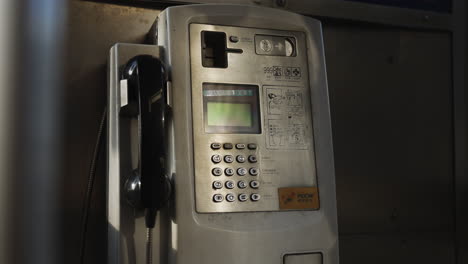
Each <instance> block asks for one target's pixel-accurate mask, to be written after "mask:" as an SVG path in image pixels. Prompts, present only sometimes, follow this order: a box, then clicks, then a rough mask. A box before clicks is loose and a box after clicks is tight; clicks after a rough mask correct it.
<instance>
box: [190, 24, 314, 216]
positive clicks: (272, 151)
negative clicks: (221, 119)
mask: <svg viewBox="0 0 468 264" xmlns="http://www.w3.org/2000/svg"><path fill="white" fill-rule="evenodd" d="M202 31H216V32H225V33H226V36H228V37H229V36H237V37H238V39H239V41H238V42H232V41H229V40H227V48H228V49H241V50H242V53H228V55H227V56H228V58H227V59H228V67H227V68H208V67H203V66H202V54H201V52H202V45H201V44H202V38H201V32H202ZM256 35H257V36H258V35H267V36H284V37H290V38H293V39H295V40H296V48H297V54H296V56H291V57H286V56H267V55H257V54H258V52H256V50H255V49H256V45H255V37H256ZM257 46H258V45H257ZM306 50H307V49H306V43H305V35H304V33H302V32H291V31H277V30H265V29H253V28H241V27H226V26H214V25H203V24H192V25H190V52H191V74H192V108H193V113H195V114H194V115H193V137H194V158H195V196H196V197H195V199H196V209H197V211H198V212H202V213H208V212H241V211H277V210H279V197H278V188H281V187H317V181H316V169H315V157H314V144H313V136H312V121H311V120H312V118H311V110H310V109H311V106H310V99H309V98H310V91H309V86H308V83H309V79H308V74H307V72H308V68H307V54H306V52H307V51H306ZM203 83H216V84H241V85H254V86H258V91H259V104H260V122H261V133H260V134H210V133H207V132H206V131H205V126H204V122H205V120H204V118H205V117H204V115H203V114H202V113H204V109H203V104H204V102H203V100H204V98H203V97H204V96H203V92H202V91H203ZM215 142H216V143H232V144H236V143H243V144H246V145H247V144H249V143H254V144H256V145H257V149H256V150H249V149H248V148H245V149H236V148H235V147H234V148H233V149H223V148H221V149H219V150H212V149H211V148H210V145H211V144H212V143H215ZM216 154H219V155H221V156H222V157H225V156H226V155H232V156H233V157H234V159H235V158H236V156H237V155H244V156H246V157H247V156H249V155H256V156H257V159H258V162H256V163H249V161H246V162H245V163H239V162H236V160H234V162H233V163H226V162H225V161H224V160H223V161H222V162H220V163H219V164H215V163H213V162H212V160H211V158H212V155H216ZM252 167H256V168H259V170H260V172H259V174H258V175H257V176H252V175H249V173H247V175H245V176H239V175H237V173H235V174H234V175H233V176H227V175H226V174H225V173H224V170H225V169H226V168H233V169H234V170H235V172H237V169H238V168H246V169H250V168H252ZM214 168H220V169H222V170H223V173H222V175H221V176H214V175H213V173H212V170H213V169H214ZM251 180H258V181H259V182H260V187H259V188H258V189H257V190H255V189H253V188H250V186H248V187H247V188H245V189H240V188H239V187H238V186H237V184H238V183H239V182H240V181H245V182H247V183H249V182H250V181H251ZM214 181H221V182H222V183H223V184H224V183H225V182H226V181H233V182H234V183H235V184H236V187H234V188H233V189H227V188H226V187H222V188H221V189H219V190H214V189H213V187H212V184H213V182H214ZM228 193H232V194H234V196H236V199H235V201H234V202H227V201H226V200H224V201H222V202H217V203H216V202H214V201H213V196H214V195H215V194H221V195H222V196H223V197H226V195H227V194H228ZM254 193H257V194H259V195H260V197H261V198H260V200H259V201H252V200H251V199H250V198H249V199H248V200H247V201H245V202H241V201H239V195H240V194H247V195H248V196H250V195H252V194H254Z"/></svg>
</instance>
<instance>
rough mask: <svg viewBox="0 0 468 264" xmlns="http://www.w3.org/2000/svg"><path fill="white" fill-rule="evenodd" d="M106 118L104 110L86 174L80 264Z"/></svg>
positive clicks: (84, 246)
mask: <svg viewBox="0 0 468 264" xmlns="http://www.w3.org/2000/svg"><path fill="white" fill-rule="evenodd" d="M106 116H107V108H104V111H103V113H102V116H101V122H100V123H99V130H98V134H97V138H96V144H95V145H94V152H93V158H92V160H91V165H90V167H89V174H88V185H87V187H86V194H85V200H84V203H83V209H82V214H81V217H82V218H81V244H80V263H81V264H84V257H85V249H86V233H87V231H88V218H89V208H90V206H91V196H92V194H93V186H94V178H95V176H96V163H97V159H98V157H99V151H100V150H101V146H102V137H103V133H104V129H105V126H104V125H105V123H106Z"/></svg>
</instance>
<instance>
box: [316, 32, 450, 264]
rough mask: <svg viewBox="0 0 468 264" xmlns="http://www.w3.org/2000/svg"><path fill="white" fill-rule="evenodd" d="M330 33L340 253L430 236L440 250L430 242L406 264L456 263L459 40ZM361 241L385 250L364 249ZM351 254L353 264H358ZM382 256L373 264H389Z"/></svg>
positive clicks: (436, 35) (328, 52)
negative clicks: (422, 261)
mask: <svg viewBox="0 0 468 264" xmlns="http://www.w3.org/2000/svg"><path fill="white" fill-rule="evenodd" d="M324 35H325V47H326V58H327V67H328V68H327V70H328V78H329V87H330V92H331V101H332V103H331V105H332V117H333V130H334V146H335V164H336V181H337V196H338V218H339V230H340V235H341V237H343V238H344V239H343V240H342V242H341V243H340V250H342V252H351V251H353V250H361V249H360V247H362V246H363V245H362V243H367V246H366V247H367V250H369V251H374V252H380V251H381V250H383V249H382V246H384V244H385V243H386V242H385V241H387V240H388V239H387V238H386V237H385V236H384V235H388V234H393V235H396V236H400V235H402V236H404V235H406V234H412V235H413V237H415V238H416V240H418V239H419V237H418V234H421V236H422V235H423V234H426V233H430V234H434V235H435V236H434V239H433V240H432V241H433V242H431V240H427V241H426V240H424V241H425V242H424V243H420V245H419V247H420V248H419V249H420V250H413V251H411V252H412V253H410V252H408V253H407V254H410V255H411V256H412V258H408V261H407V262H401V261H400V262H397V263H412V262H411V261H409V260H410V259H414V258H417V257H421V258H422V257H424V254H429V255H437V254H438V252H437V251H426V250H429V249H430V248H432V247H435V246H436V245H438V246H443V247H444V249H443V252H444V254H442V255H438V258H429V260H430V262H426V263H441V262H438V261H436V259H440V258H442V259H444V260H445V261H444V262H443V263H451V262H450V261H451V260H453V258H448V256H450V255H447V254H446V253H445V252H452V253H453V243H449V242H447V241H448V240H449V239H450V238H453V231H454V226H453V223H454V218H453V217H454V193H453V191H454V185H453V137H452V133H453V128H452V118H453V117H452V88H451V53H450V52H451V48H450V47H451V46H450V45H451V40H450V35H449V34H446V33H428V32H415V31H404V30H399V29H385V28H375V27H369V26H367V27H366V26H363V25H360V26H349V25H340V24H325V29H324ZM439 234H444V235H443V239H442V240H438V239H436V238H435V237H436V235H439ZM354 235H366V236H370V237H371V240H376V241H380V239H382V243H372V242H369V241H371V240H368V239H367V240H365V241H364V242H362V240H360V239H357V240H356V243H354V242H352V241H353V240H354V239H353V237H354ZM341 237H340V238H341ZM349 241H351V242H349ZM444 241H445V242H444ZM431 243H433V244H431ZM414 247H417V243H416V244H415V245H414ZM424 249H426V250H424ZM387 250H388V253H389V252H391V250H396V254H399V253H398V250H397V249H392V248H391V247H388V248H387ZM423 253H424V254H423ZM343 254H345V253H343ZM347 256H351V255H346V254H345V255H343V256H342V260H344V262H343V263H352V262H345V261H346V260H348V259H347ZM381 256H382V257H378V255H375V257H374V258H370V260H372V261H369V262H364V263H382V262H381V261H382V260H383V259H385V257H383V255H381ZM443 256H446V258H443ZM431 261H432V262H431Z"/></svg>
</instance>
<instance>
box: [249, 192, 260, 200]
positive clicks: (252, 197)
mask: <svg viewBox="0 0 468 264" xmlns="http://www.w3.org/2000/svg"><path fill="white" fill-rule="evenodd" d="M250 199H251V200H252V201H254V202H256V201H258V200H260V194H258V193H252V195H250Z"/></svg>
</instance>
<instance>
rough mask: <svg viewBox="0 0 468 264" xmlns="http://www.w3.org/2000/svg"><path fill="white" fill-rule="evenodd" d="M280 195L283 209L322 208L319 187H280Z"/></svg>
mask: <svg viewBox="0 0 468 264" xmlns="http://www.w3.org/2000/svg"><path fill="white" fill-rule="evenodd" d="M278 197H279V207H280V209H281V210H298V209H313V210H317V209H319V208H320V203H319V195H318V188H317V187H288V188H279V189H278Z"/></svg>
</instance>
